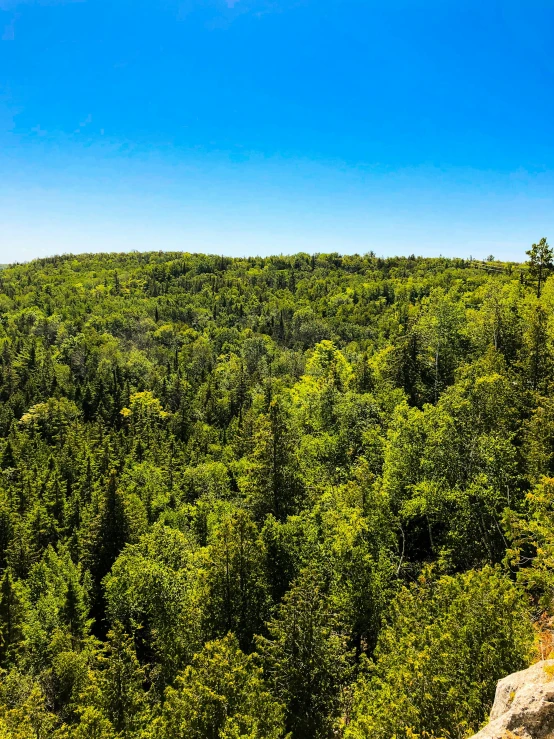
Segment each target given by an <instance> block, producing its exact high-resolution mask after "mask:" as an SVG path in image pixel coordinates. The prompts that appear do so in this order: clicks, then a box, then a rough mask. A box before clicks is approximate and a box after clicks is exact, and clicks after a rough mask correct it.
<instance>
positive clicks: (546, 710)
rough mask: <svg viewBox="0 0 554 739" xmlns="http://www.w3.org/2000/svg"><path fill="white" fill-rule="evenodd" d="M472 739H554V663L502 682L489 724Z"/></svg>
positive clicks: (535, 666) (548, 662) (535, 667)
mask: <svg viewBox="0 0 554 739" xmlns="http://www.w3.org/2000/svg"><path fill="white" fill-rule="evenodd" d="M472 739H554V659H550V660H544V661H543V662H537V664H535V665H532V666H531V667H529V668H528V669H527V670H522V671H521V672H515V673H514V674H513V675H508V677H505V678H503V679H502V680H500V681H499V683H498V685H497V687H496V695H495V698H494V704H493V707H492V711H491V715H490V722H489V723H488V724H487V726H485V728H484V729H482V730H481V731H480V732H479V733H478V734H475V736H474V737H472Z"/></svg>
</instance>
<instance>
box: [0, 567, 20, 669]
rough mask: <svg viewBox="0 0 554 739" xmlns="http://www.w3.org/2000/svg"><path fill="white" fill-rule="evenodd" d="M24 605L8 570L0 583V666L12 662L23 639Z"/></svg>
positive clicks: (18, 589)
mask: <svg viewBox="0 0 554 739" xmlns="http://www.w3.org/2000/svg"><path fill="white" fill-rule="evenodd" d="M24 617H25V604H24V600H23V597H22V594H21V591H20V588H19V587H18V585H17V583H16V582H14V580H13V577H12V573H11V571H10V570H9V569H7V570H6V572H5V573H4V577H3V578H2V581H1V583H0V665H2V666H6V665H9V664H11V663H12V662H13V660H14V658H15V655H16V653H17V650H18V647H19V645H20V644H21V641H22V639H23V621H24Z"/></svg>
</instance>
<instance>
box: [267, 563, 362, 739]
mask: <svg viewBox="0 0 554 739" xmlns="http://www.w3.org/2000/svg"><path fill="white" fill-rule="evenodd" d="M268 630H269V637H268V638H265V637H258V639H257V649H258V652H259V654H260V658H261V660H262V665H263V668H264V675H265V676H266V679H267V681H268V683H269V684H270V686H271V688H272V690H273V693H274V695H275V696H276V697H277V698H278V699H279V700H280V701H282V702H283V703H284V704H285V706H286V723H287V729H289V730H290V731H292V734H293V736H294V737H295V739H324V738H325V737H331V736H333V735H334V726H335V723H336V720H337V714H338V709H339V705H340V692H341V688H342V687H343V686H344V685H345V684H346V682H347V678H348V674H349V662H348V652H347V650H346V638H345V636H344V634H343V633H342V630H341V625H340V623H338V620H337V618H336V616H335V614H334V613H333V611H332V610H331V603H330V600H329V598H328V596H327V594H326V592H325V587H324V583H323V580H322V578H321V577H320V576H319V575H318V574H317V573H316V572H315V571H314V570H313V569H306V570H304V571H303V572H302V573H301V574H300V575H299V577H298V579H297V580H296V581H295V583H294V584H293V586H292V588H291V589H290V590H289V592H288V593H287V594H286V595H285V597H284V598H283V601H282V603H281V604H280V606H279V608H278V611H277V615H276V616H275V618H273V619H272V620H271V621H270V623H269V624H268Z"/></svg>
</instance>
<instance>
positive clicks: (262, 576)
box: [0, 240, 554, 739]
mask: <svg viewBox="0 0 554 739" xmlns="http://www.w3.org/2000/svg"><path fill="white" fill-rule="evenodd" d="M543 241H544V243H543V242H542V241H541V242H540V243H539V244H538V245H534V246H533V249H534V250H533V249H532V250H531V251H530V262H529V263H527V264H525V265H519V264H506V263H500V262H498V261H487V262H486V263H481V262H474V261H467V260H462V259H445V258H439V259H424V258H416V257H408V258H400V257H398V258H390V259H379V258H376V257H375V256H374V255H373V254H368V255H365V256H358V255H354V256H341V255H339V254H316V255H313V256H310V255H307V254H297V255H294V256H290V257H285V256H278V257H269V258H265V259H262V258H248V259H231V258H227V257H219V256H208V255H202V254H183V253H163V252H152V253H131V254H98V255H83V256H71V255H69V256H63V257H54V258H51V259H41V260H36V261H33V262H31V263H29V264H22V265H14V266H9V267H7V268H6V269H4V270H2V273H1V275H0V473H1V474H0V571H1V581H0V668H1V673H0V739H4V738H7V737H15V738H16V739H30V738H31V737H34V738H35V739H36V738H38V739H42V737H54V738H55V739H115V737H121V738H122V739H279V738H283V739H284V737H286V736H290V738H291V739H324V738H327V737H336V736H344V737H346V739H370V738H371V739H392V738H393V737H396V739H401V738H402V737H404V738H406V739H407V738H408V737H417V736H420V737H435V738H436V739H438V738H439V737H445V738H448V739H462V738H463V737H466V736H469V735H471V733H473V732H474V731H476V730H477V729H478V727H479V726H480V725H481V724H482V722H483V721H484V720H485V719H486V716H487V713H488V711H489V709H490V705H491V702H492V698H493V696H494V689H495V684H496V681H497V680H498V679H499V678H500V677H502V676H504V675H505V674H507V673H509V672H512V671H514V670H516V669H520V668H522V667H524V666H526V665H527V664H528V663H529V662H530V661H531V660H532V659H533V658H534V657H533V655H534V654H535V653H536V642H537V637H536V634H537V630H538V623H539V622H540V617H541V616H542V615H543V614H545V613H548V611H549V609H550V607H551V602H552V593H553V587H554V577H553V571H552V568H553V562H554V558H553V557H554V543H553V542H554V536H553V535H554V399H553V398H552V388H553V383H554V279H548V278H549V274H550V271H551V266H552V258H551V256H552V255H551V251H550V250H549V247H548V245H547V244H546V241H545V240H543ZM535 247H536V248H535Z"/></svg>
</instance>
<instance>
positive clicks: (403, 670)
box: [345, 567, 533, 739]
mask: <svg viewBox="0 0 554 739" xmlns="http://www.w3.org/2000/svg"><path fill="white" fill-rule="evenodd" d="M389 618H390V624H389V625H388V626H386V627H385V628H384V629H383V630H382V632H381V634H380V636H379V642H378V644H377V650H376V653H375V657H374V659H375V662H374V663H373V664H370V665H368V667H367V671H366V672H365V674H363V675H362V676H361V677H360V678H359V680H358V682H357V684H356V687H355V690H354V696H353V703H352V708H351V714H350V722H349V725H348V726H347V727H346V731H345V736H346V737H347V739H390V737H392V736H396V737H398V739H400V737H406V739H407V738H408V737H413V736H414V735H422V734H423V735H425V732H427V733H428V734H430V735H431V736H435V737H443V736H448V737H458V736H468V735H469V734H471V733H474V732H475V731H477V730H478V728H479V725H480V724H481V723H482V721H483V719H484V718H485V716H486V714H487V712H488V710H489V709H490V706H491V705H492V701H493V698H494V693H495V689H496V682H497V680H498V679H499V678H500V677H503V676H504V675H506V674H508V673H510V672H514V671H515V670H519V669H521V668H523V667H524V666H525V665H526V664H527V663H528V662H527V661H528V660H529V657H530V653H531V649H532V644H533V627H532V623H531V618H530V613H529V611H528V607H527V604H526V601H525V597H524V595H523V593H522V592H521V591H520V590H519V588H517V587H516V586H514V585H513V583H512V582H510V580H509V579H508V578H507V577H505V576H504V575H502V574H501V573H500V571H499V570H498V569H493V568H490V567H486V568H485V569H483V570H481V571H470V572H467V573H464V574H461V575H457V576H455V577H442V578H440V579H439V580H434V579H433V577H432V573H430V572H427V573H424V574H423V575H422V576H421V577H420V579H419V582H418V583H417V584H414V585H412V586H411V587H410V588H406V587H404V588H402V590H401V591H400V592H399V594H398V596H397V598H396V599H395V601H394V602H393V604H392V607H391V611H390V615H389Z"/></svg>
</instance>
